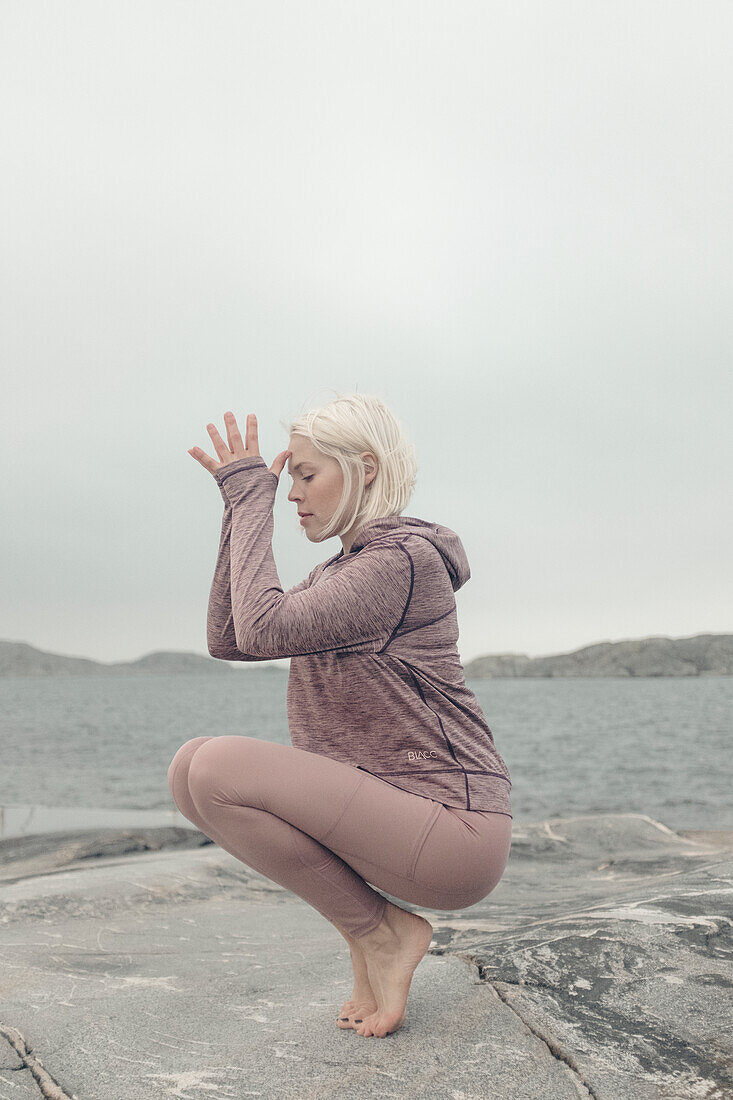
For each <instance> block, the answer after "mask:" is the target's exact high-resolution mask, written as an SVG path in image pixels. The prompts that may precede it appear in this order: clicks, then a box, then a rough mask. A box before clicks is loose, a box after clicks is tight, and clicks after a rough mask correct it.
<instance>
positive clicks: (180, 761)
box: [168, 737, 211, 799]
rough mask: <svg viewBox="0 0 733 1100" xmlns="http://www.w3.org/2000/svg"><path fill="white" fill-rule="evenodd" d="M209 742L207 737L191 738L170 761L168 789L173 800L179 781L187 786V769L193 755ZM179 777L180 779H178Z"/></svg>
mask: <svg viewBox="0 0 733 1100" xmlns="http://www.w3.org/2000/svg"><path fill="white" fill-rule="evenodd" d="M210 740H211V738H209V737H193V738H192V739H191V740H190V741H186V743H185V744H184V745H181V747H180V749H179V750H178V752H177V753H176V755H175V756H174V757H173V759H172V760H171V762H170V765H169V766H168V787H169V788H170V792H171V794H172V795H173V798H174V799H175V797H176V786H179V785H180V782H181V781H182V782H183V783H185V784H186V785H188V767H189V764H190V761H191V758H192V757H193V754H194V753H195V752H197V751H198V749H199V748H200V747H201V746H202V745H204V744H205V743H206V742H207V741H210ZM179 775H180V776H181V777H182V778H178V777H179ZM177 779H178V781H177Z"/></svg>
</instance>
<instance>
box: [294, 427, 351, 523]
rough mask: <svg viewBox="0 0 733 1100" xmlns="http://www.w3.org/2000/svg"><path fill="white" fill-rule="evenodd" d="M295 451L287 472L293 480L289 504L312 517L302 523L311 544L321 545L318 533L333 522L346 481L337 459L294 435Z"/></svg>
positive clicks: (303, 438) (308, 441) (299, 436)
mask: <svg viewBox="0 0 733 1100" xmlns="http://www.w3.org/2000/svg"><path fill="white" fill-rule="evenodd" d="M288 450H289V451H292V454H291V456H290V458H289V459H288V466H287V470H288V473H289V474H290V476H291V477H292V479H293V487H292V489H291V490H290V492H289V493H288V500H291V501H292V502H293V503H294V504H297V506H298V511H299V512H305V513H310V514H309V515H308V516H307V518H305V519H303V520H301V521H300V523H301V526H302V527H304V528H305V533H306V535H307V536H308V538H309V539H310V541H311V542H318V541H319V539H318V532H319V531H322V530H323V529H324V527H325V526H326V524H327V523H328V522H329V520H330V519H331V517H332V516H333V514H334V512H335V511H336V509H337V507H338V503H339V501H340V500H341V492H342V490H343V487H344V478H343V474H342V473H341V467H340V466H339V464H338V462H337V461H336V459H335V458H330V457H329V456H328V455H324V454H321V452H320V451H318V450H316V448H315V447H314V446H313V444H312V443H311V441H310V439H306V438H305V437H304V436H301V435H292V436H291V437H290V442H289V443H288Z"/></svg>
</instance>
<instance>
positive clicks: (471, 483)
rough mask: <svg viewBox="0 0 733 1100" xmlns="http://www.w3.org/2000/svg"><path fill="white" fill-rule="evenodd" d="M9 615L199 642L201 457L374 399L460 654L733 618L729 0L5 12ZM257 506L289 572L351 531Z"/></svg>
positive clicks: (41, 623)
mask: <svg viewBox="0 0 733 1100" xmlns="http://www.w3.org/2000/svg"><path fill="white" fill-rule="evenodd" d="M0 24H1V26H0V74H1V75H0V82H1V83H0V91H1V92H2V103H3V109H2V112H1V114H0V139H1V140H2V149H3V164H4V167H3V172H2V175H1V176H0V195H1V196H2V209H3V217H2V241H1V242H0V244H1V248H0V251H1V253H2V256H1V258H0V265H1V278H2V286H1V292H2V293H1V301H0V309H1V316H0V330H1V331H0V341H1V344H0V349H1V352H2V360H3V393H2V403H1V404H2V472H3V476H2V490H3V500H2V514H3V521H4V522H3V525H2V526H3V535H2V540H1V547H2V550H1V555H2V556H1V559H0V574H1V575H2V604H3V609H2V623H0V637H2V638H4V639H8V640H13V641H24V642H28V643H30V644H31V645H33V646H37V647H39V648H41V649H44V650H51V651H53V652H55V653H63V654H68V655H73V656H80V657H89V658H94V659H96V660H101V661H123V660H134V659H136V658H138V657H141V656H143V655H145V654H147V653H149V652H151V651H154V650H163V649H164V650H181V651H189V652H190V651H193V652H197V653H201V654H206V652H207V648H206V607H207V602H208V594H209V586H210V582H211V576H212V574H213V568H214V562H215V559H216V553H217V547H218V542H219V529H220V520H221V514H222V510H223V504H222V500H221V496H220V493H219V489H218V487H217V485H216V483H215V482H214V480H213V478H212V477H211V475H210V474H209V473H207V472H206V471H205V470H204V469H203V468H202V467H201V466H200V465H199V464H198V463H197V462H196V461H195V460H194V459H193V458H192V457H191V456H190V455H189V454H187V451H188V449H189V448H190V447H193V446H194V445H198V446H202V447H204V448H205V449H207V450H208V452H209V453H210V454H212V455H213V454H214V451H213V447H212V446H211V443H210V440H209V436H208V434H207V432H206V424H207V422H209V421H214V422H215V423H216V424H217V425H218V427H219V430H220V431H221V432H222V434H223V432H224V423H223V413H224V411H225V410H227V409H232V410H233V411H234V412H235V414H236V415H237V417H238V418H240V422H241V424H242V425H243V424H244V420H245V417H246V415H247V413H249V412H255V413H256V414H257V416H258V420H259V425H260V445H261V452H262V455H263V458H264V459H265V460H266V462H267V464H268V465H270V463H271V462H272V461H273V459H274V457H275V455H276V454H277V453H278V452H279V451H281V450H283V449H284V448H285V447H286V446H287V442H288V435H287V432H286V431H285V430H284V429H283V428H282V427H281V424H280V421H284V422H286V423H287V422H288V421H289V420H290V419H291V418H292V417H294V416H296V415H298V414H299V413H301V412H303V411H305V410H306V409H308V408H312V407H316V406H317V405H320V404H323V403H325V402H326V401H328V400H330V399H331V398H332V397H333V396H334V394H333V391H334V390H336V391H341V392H353V391H355V390H357V389H358V390H359V392H362V393H374V394H377V395H378V396H380V397H381V398H382V399H383V400H384V401H386V403H387V404H388V405H389V406H390V407H391V408H392V409H393V410H394V412H395V413H396V415H397V416H398V417H399V418H400V420H401V421H402V422H403V424H404V425H405V427H406V429H407V431H408V433H409V435H410V437H411V438H412V439H413V441H414V443H415V445H416V449H417V457H418V462H419V473H418V483H417V489H416V492H415V494H414V496H413V498H412V500H411V501H410V504H409V505H408V507H407V508H406V509H405V514H407V515H412V516H418V517H420V518H422V519H427V520H431V521H436V522H439V523H441V524H444V525H446V526H448V527H451V528H452V529H453V530H455V531H457V532H458V534H459V535H460V536H461V538H462V540H463V543H464V545H465V548H466V551H467V554H468V557H469V562H470V565H471V571H472V577H471V580H470V581H469V582H468V583H467V584H466V586H465V587H464V588H463V589H462V590H461V591H460V592H459V593H457V604H458V615H459V625H460V630H461V636H460V640H459V646H458V648H459V652H460V654H461V657H462V659H463V661H464V663H465V662H467V661H469V660H471V659H472V658H474V657H476V656H479V655H480V654H484V653H508V652H514V653H526V654H529V655H530V656H537V655H540V654H545V653H557V652H568V651H570V650H573V649H576V648H578V647H580V646H584V645H589V644H593V643H596V642H602V641H618V640H621V639H625V638H642V637H647V636H649V635H668V636H670V637H680V636H689V635H692V634H697V633H702V632H722V631H725V632H730V631H733V584H732V582H731V561H733V538H732V535H733V518H732V509H731V471H732V470H733V445H732V444H731V411H732V410H733V370H732V363H731V329H732V328H733V323H732V318H733V310H732V309H731V302H732V301H733V294H732V292H733V279H732V278H731V267H732V264H733V233H732V232H731V194H733V178H732V176H733V172H732V171H731V167H732V164H733V156H732V155H731V146H732V144H733V138H732V134H733V130H732V127H731V121H732V115H733V110H732V104H733V77H732V76H731V65H730V42H731V32H732V31H733V7H732V6H731V4H730V2H729V0H726V2H716V0H706V3H705V4H699V3H696V2H687V3H680V2H675V0H659V2H653V3H652V2H648V0H614V2H613V3H607V2H598V0H577V2H568V0H554V2H553V3H551V4H548V3H546V2H545V0H533V2H531V3H530V2H521V0H520V2H517V0H514V2H512V3H511V4H509V3H505V2H502V3H487V2H486V0H482V2H475V3H473V2H472V3H460V2H456V0H450V2H441V3H436V2H426V0H410V2H405V0H389V2H375V0H369V2H368V3H366V2H362V3H350V2H345V0H330V2H323V0H309V2H308V3H302V2H296V0H287V2H271V3H258V4H253V3H248V2H243V0H236V2H231V0H230V2H227V0H219V2H217V3H215V4H213V3H205V2H203V0H199V2H196V3H192V2H187V0H175V2H172V0H171V2H162V0H138V2H127V0H126V2H124V3H122V2H117V3H115V2H111V3H102V4H100V3H98V2H97V0H94V2H86V3H82V2H79V0H70V2H67V3H64V4H58V3H50V2H49V3H38V2H34V0H15V2H10V0H4V2H3V4H2V7H1V9H0ZM289 487H290V481H289V479H288V477H287V474H284V475H283V476H282V477H281V482H280V486H279V489H278V495H277V499H276V504H275V538H274V553H275V560H276V562H277V566H278V571H279V575H280V579H281V582H282V585H283V587H284V588H289V587H290V586H291V585H293V584H295V583H296V582H297V581H299V580H301V579H302V578H303V577H305V576H306V574H307V573H308V572H309V570H310V569H311V568H312V567H313V566H314V565H315V564H316V563H317V562H320V561H324V560H325V559H326V558H328V557H331V556H332V555H333V554H336V553H337V552H338V550H339V549H340V548H341V543H340V540H338V539H331V540H329V541H328V542H326V543H321V544H320V545H319V544H311V543H310V542H308V541H307V539H306V538H305V536H304V535H303V534H302V533H301V530H300V528H299V525H298V522H297V515H296V509H295V506H294V505H292V504H289V503H288V501H287V499H286V498H287V493H288V490H289Z"/></svg>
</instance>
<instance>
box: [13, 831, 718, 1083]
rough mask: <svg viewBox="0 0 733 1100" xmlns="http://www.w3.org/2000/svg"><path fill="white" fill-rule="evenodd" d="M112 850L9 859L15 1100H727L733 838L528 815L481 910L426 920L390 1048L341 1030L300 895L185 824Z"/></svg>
mask: <svg viewBox="0 0 733 1100" xmlns="http://www.w3.org/2000/svg"><path fill="white" fill-rule="evenodd" d="M113 832H116V833H117V839H116V841H113V839H112V837H111V836H110V835H108V834H109V833H113ZM150 832H151V834H152V833H155V832H159V831H157V830H151V831H150ZM104 833H105V834H107V835H102V834H100V836H99V837H98V842H99V843H98V845H97V848H98V853H100V854H96V855H95V854H94V852H95V844H94V841H93V838H91V837H87V838H86V839H84V838H79V837H78V836H77V837H76V839H75V840H70V839H69V838H66V839H65V840H64V838H60V837H59V836H58V835H54V836H53V837H48V838H46V840H47V844H48V849H49V850H48V852H46V853H45V857H46V858H47V859H48V860H51V863H50V864H47V865H46V866H45V868H40V869H39V863H38V860H39V858H40V857H42V856H44V853H43V852H42V851H41V850H40V849H42V847H43V845H42V843H40V842H39V838H30V837H29V838H18V840H17V841H16V842H15V844H14V847H13V850H12V852H10V851H5V852H3V848H2V846H0V861H2V860H4V861H5V862H4V869H3V874H4V876H5V881H4V883H3V884H2V886H0V904H1V906H2V908H1V909H0V958H1V960H2V980H1V985H0V1050H2V1055H0V1059H1V1060H0V1098H2V1100H4V1098H5V1097H13V1098H14V1100H15V1098H21V1100H25V1097H26V1096H28V1097H30V1096H38V1095H41V1096H54V1095H56V1096H59V1097H61V1096H69V1095H75V1096H77V1097H78V1100H128V1098H136V1100H137V1098H140V1100H148V1098H150V1100H157V1098H158V1097H161V1098H162V1097H177V1098H179V1100H198V1098H199V1097H208V1096H211V1095H212V1094H215V1095H217V1096H221V1097H235V1098H238V1097H245V1096H259V1097H264V1098H270V1097H272V1098H274V1097H278V1098H280V1097H297V1098H301V1097H303V1098H304V1097H313V1098H314V1100H315V1098H318V1100H320V1098H321V1097H340V1098H362V1097H363V1098H366V1097H415V1098H417V1097H424V1096H430V1097H437V1098H443V1097H445V1098H446V1100H479V1098H481V1100H483V1098H485V1097H497V1098H505V1097H506V1098H514V1097H516V1098H522V1100H528V1098H532V1097H537V1098H538V1100H539V1098H542V1100H553V1098H555V1097H558V1098H564V1097H574V1098H576V1097H585V1096H590V1097H599V1098H603V1100H605V1098H608V1100H625V1098H627V1097H628V1098H629V1100H640V1098H642V1100H643V1098H646V1097H650V1098H651V1097H655V1098H656V1097H664V1098H672V1097H674V1098H679V1100H682V1098H684V1100H688V1098H691V1097H700V1098H702V1097H705V1098H707V1100H717V1098H720V1100H724V1098H731V1097H733V1072H732V1071H731V1065H732V1064H733V1045H732V1044H731V1031H732V1027H733V1024H732V1021H731V1010H730V1000H731V998H730V989H731V985H732V984H733V982H732V978H733V975H732V974H731V966H730V957H731V953H730V931H731V904H730V900H731V894H732V893H733V886H732V883H733V834H731V833H717V832H709V833H703V832H697V833H695V832H692V831H690V830H687V831H685V832H684V833H681V832H680V833H674V832H672V831H671V830H669V829H667V828H666V827H665V826H664V825H662V824H660V823H659V822H655V821H653V820H651V819H650V818H647V817H644V816H642V815H637V814H628V815H598V816H595V815H594V816H584V817H575V818H572V817H571V818H553V819H550V820H548V821H544V822H538V823H521V822H517V821H515V823H514V835H513V843H512V852H511V855H510V860H509V865H508V867H507V870H506V872H505V875H504V877H503V879H502V881H501V883H500V884H499V886H498V887H497V888H496V890H495V891H494V892H493V893H492V894H491V895H489V897H488V898H486V899H485V900H484V901H483V902H482V903H480V904H479V905H476V906H473V907H471V908H470V909H466V910H462V911H457V912H455V913H447V912H445V911H436V912H433V911H430V910H426V909H420V910H419V911H420V912H421V913H423V914H424V915H425V916H427V918H428V919H429V920H430V921H431V923H432V924H433V928H434V938H433V943H432V944H431V949H430V953H429V954H428V955H427V956H426V957H425V959H424V960H423V961H422V963H421V964H420V966H419V967H418V969H417V971H416V972H415V976H414V979H413V983H412V988H411V991H410V998H409V1001H408V1007H407V1018H406V1021H405V1024H404V1026H403V1027H402V1029H401V1030H400V1031H398V1032H396V1033H394V1034H393V1035H389V1036H387V1037H386V1038H384V1039H378V1038H375V1037H371V1038H362V1037H361V1036H359V1035H357V1034H356V1033H355V1032H353V1031H342V1030H341V1029H339V1028H338V1027H336V1023H335V1020H336V1016H337V1015H338V1009H339V1008H340V1006H341V1004H342V1003H343V1001H345V1000H347V999H348V997H349V995H350V993H351V967H350V959H349V953H348V948H347V945H346V944H345V942H344V941H343V939H342V938H341V936H340V935H339V934H338V932H337V931H336V929H335V928H333V926H332V925H330V924H329V923H328V922H327V921H325V920H324V918H323V917H322V916H321V915H320V914H319V913H317V912H316V911H315V910H313V909H311V907H310V906H309V905H307V904H306V903H305V902H304V901H302V900H301V899H300V898H298V897H296V896H294V895H292V894H291V893H289V892H288V891H286V890H284V889H282V888H281V887H280V886H278V885H277V884H275V883H272V882H270V881H269V880H268V879H266V878H264V877H263V876H261V875H259V874H257V873H256V872H254V871H251V870H250V869H249V868H247V867H245V866H244V865H243V864H241V863H239V862H238V861H237V860H236V859H234V857H232V856H231V855H229V854H228V853H226V852H224V851H222V850H221V849H220V848H218V847H217V846H215V845H212V844H210V843H205V838H202V837H201V834H198V833H195V832H192V831H190V830H184V829H169V830H165V833H166V837H165V840H166V843H173V844H175V845H177V846H176V847H172V848H171V847H163V846H161V845H159V846H158V849H157V850H155V839H154V838H153V837H152V836H149V837H147V838H146V837H145V836H140V835H139V834H135V836H134V837H133V838H131V837H130V836H129V835H121V834H120V831H115V830H107V831H104ZM175 834H188V835H187V836H186V837H184V838H181V837H177V836H176V835H175ZM23 839H25V841H26V842H32V843H30V844H29V845H28V847H27V849H26V850H25V851H24V850H23V844H22V843H21V841H22V840H23ZM161 839H162V838H161V837H158V840H161ZM133 840H134V843H137V844H138V845H139V848H138V850H137V851H134V850H132V851H131V842H132V841H133ZM54 845H58V846H59V847H60V846H62V845H63V846H64V854H63V855H61V856H59V855H58V854H57V857H56V859H55V862H54V861H53V860H54V857H53V855H52V853H51V848H52V847H53V846H54ZM24 860H27V861H29V862H28V864H27V866H24ZM64 860H66V863H65V864H64ZM31 861H33V862H31ZM388 896H390V895H388ZM391 900H394V901H396V902H398V903H399V899H396V898H392V899H391ZM402 904H403V906H404V907H405V908H411V907H410V906H406V905H404V903H402ZM3 1048H4V1049H3ZM54 1083H55V1084H54ZM54 1089H58V1090H61V1091H56V1092H54V1091H53V1090H54Z"/></svg>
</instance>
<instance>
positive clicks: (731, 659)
mask: <svg viewBox="0 0 733 1100" xmlns="http://www.w3.org/2000/svg"><path fill="white" fill-rule="evenodd" d="M237 668H259V669H260V670H262V671H265V672H270V673H273V674H281V675H284V674H285V673H287V668H285V667H284V666H282V665H280V664H276V663H273V662H268V661H264V662H263V661H257V662H245V661H242V662H235V661H231V662H230V661H219V660H215V659H214V658H213V657H208V656H202V655H199V654H198V653H181V652H176V651H170V652H169V651H159V652H157V653H148V654H147V655H146V656H145V657H140V658H138V659H137V660H136V661H116V662H113V663H111V664H105V663H104V662H103V661H93V660H91V659H89V658H86V657H64V656H63V655H62V654H59V653H47V652H45V651H44V650H42V649H36V648H35V647H34V646H32V645H28V644H27V643H26V642H7V641H0V677H7V676H129V675H131V674H140V673H145V674H147V675H150V676H161V675H163V676H171V675H181V674H186V675H219V674H221V673H225V674H226V673H227V672H233V671H234V670H235V669H237ZM464 672H465V676H466V679H467V680H498V679H520V678H525V679H527V678H532V679H550V678H555V677H561V676H562V677H581V676H583V677H592V676H594V677H601V676H610V677H613V676H617V677H624V678H628V677H630V676H636V677H642V676H643V677H649V676H733V634H695V635H693V636H692V637H690V638H667V637H665V636H658V637H653V638H639V639H636V640H631V641H624V642H598V643H597V644H596V645H589V646H584V647H583V648H582V649H576V650H573V652H572V653H558V654H554V655H551V656H548V657H528V656H527V655H526V654H524V653H495V654H490V655H488V656H486V657H476V658H475V659H474V660H473V661H469V662H468V664H466V665H465V667H464Z"/></svg>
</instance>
